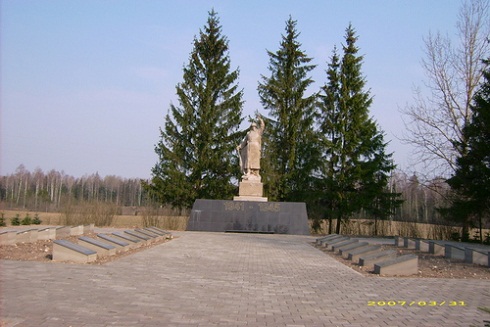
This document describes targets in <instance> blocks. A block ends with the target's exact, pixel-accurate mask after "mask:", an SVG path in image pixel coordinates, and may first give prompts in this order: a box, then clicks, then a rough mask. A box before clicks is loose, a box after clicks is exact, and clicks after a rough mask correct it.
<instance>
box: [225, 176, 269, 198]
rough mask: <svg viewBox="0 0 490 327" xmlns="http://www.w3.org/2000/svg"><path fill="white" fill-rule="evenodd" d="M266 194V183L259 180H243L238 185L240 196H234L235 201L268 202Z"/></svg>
mask: <svg viewBox="0 0 490 327" xmlns="http://www.w3.org/2000/svg"><path fill="white" fill-rule="evenodd" d="M263 194H264V184H263V183H261V182H259V181H253V180H252V181H248V180H245V181H241V182H240V185H239V186H238V196H235V197H233V201H258V202H267V198H264V197H262V195H263Z"/></svg>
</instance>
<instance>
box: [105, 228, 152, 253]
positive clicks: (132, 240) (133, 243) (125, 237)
mask: <svg viewBox="0 0 490 327" xmlns="http://www.w3.org/2000/svg"><path fill="white" fill-rule="evenodd" d="M111 235H112V236H113V237H115V238H117V239H120V240H121V241H123V242H127V243H129V244H130V247H131V249H136V248H139V247H141V246H143V245H145V244H146V242H145V241H143V240H142V239H140V238H137V237H134V236H131V235H129V234H126V233H121V232H114V233H112V234H111Z"/></svg>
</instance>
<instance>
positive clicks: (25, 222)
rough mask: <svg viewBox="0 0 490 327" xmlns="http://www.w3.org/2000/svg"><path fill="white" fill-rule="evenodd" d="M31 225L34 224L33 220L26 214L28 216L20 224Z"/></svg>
mask: <svg viewBox="0 0 490 327" xmlns="http://www.w3.org/2000/svg"><path fill="white" fill-rule="evenodd" d="M31 223H32V219H31V217H30V216H29V214H28V213H26V216H25V217H24V219H22V221H21V222H20V224H21V225H30V224H31Z"/></svg>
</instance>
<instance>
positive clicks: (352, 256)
mask: <svg viewBox="0 0 490 327" xmlns="http://www.w3.org/2000/svg"><path fill="white" fill-rule="evenodd" d="M380 251H381V246H379V245H368V246H364V247H361V248H357V249H354V250H350V251H348V256H347V260H351V261H352V262H355V263H359V258H360V257H361V256H363V255H364V256H366V255H369V254H372V253H375V252H380Z"/></svg>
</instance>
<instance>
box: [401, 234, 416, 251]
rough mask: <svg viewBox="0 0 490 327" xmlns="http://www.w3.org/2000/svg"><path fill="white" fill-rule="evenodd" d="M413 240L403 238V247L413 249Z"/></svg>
mask: <svg viewBox="0 0 490 327" xmlns="http://www.w3.org/2000/svg"><path fill="white" fill-rule="evenodd" d="M415 242H416V241H415V240H414V239H413V238H408V237H404V238H403V247H405V248H407V249H412V250H413V249H415Z"/></svg>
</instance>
